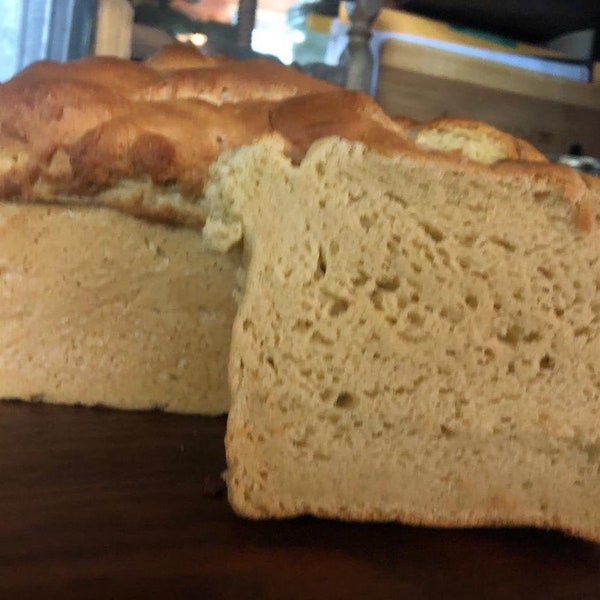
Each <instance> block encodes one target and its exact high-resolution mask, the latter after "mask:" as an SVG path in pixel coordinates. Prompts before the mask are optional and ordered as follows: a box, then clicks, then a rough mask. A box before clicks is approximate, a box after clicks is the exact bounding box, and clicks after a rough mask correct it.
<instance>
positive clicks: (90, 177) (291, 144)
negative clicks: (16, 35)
mask: <svg viewBox="0 0 600 600" xmlns="http://www.w3.org/2000/svg"><path fill="white" fill-rule="evenodd" d="M272 134H276V135H278V136H280V137H282V138H283V139H284V140H286V142H287V143H288V148H289V152H290V154H292V155H297V157H298V158H300V157H301V156H302V155H303V154H304V153H305V152H306V150H307V149H308V147H309V146H310V145H311V144H312V143H313V142H314V141H315V140H317V139H319V138H323V137H327V136H339V137H343V138H346V139H348V140H351V141H359V142H363V143H365V144H366V145H368V146H370V147H373V148H375V149H377V150H379V151H383V152H385V153H396V152H419V153H423V152H426V153H428V154H435V155H443V158H444V160H456V161H461V160H473V161H478V162H480V163H481V162H483V163H495V162H497V161H498V160H507V159H508V160H521V161H522V160H525V161H539V162H544V161H545V159H544V157H543V156H542V155H541V154H540V153H539V152H537V151H536V150H535V149H534V148H532V147H531V146H529V145H528V144H526V143H525V142H523V141H521V140H517V139H515V138H512V137H511V136H509V135H506V134H503V133H501V132H498V131H497V130H495V129H494V128H492V127H489V126H486V125H483V124H481V123H478V122H475V121H466V120H462V121H458V120H449V119H442V120H439V121H436V122H433V123H429V124H418V123H416V122H414V121H410V120H407V119H396V120H394V119H391V118H389V117H388V116H387V115H385V114H384V112H383V111H382V110H381V108H380V107H379V106H378V105H377V103H376V102H375V101H374V100H372V99H371V98H369V97H368V96H366V95H363V94H361V93H358V92H351V91H347V90H342V89H340V88H338V87H336V86H333V85H332V84H329V83H327V82H324V81H321V80H318V79H314V78H311V77H308V76H306V75H304V74H302V73H300V72H299V71H297V70H296V69H293V68H290V67H286V66H283V65H281V64H278V63H276V62H274V61H270V60H267V59H253V60H247V61H236V60H233V59H229V58H224V57H214V56H204V55H202V54H200V53H199V52H197V51H196V50H195V49H193V48H192V47H189V46H183V45H174V46H169V47H166V48H164V49H163V50H161V51H160V52H159V53H158V54H157V55H155V56H154V57H152V58H150V59H149V60H147V61H146V62H144V63H135V62H131V61H127V60H122V59H118V58H110V57H88V58H84V59H81V60H76V61H72V62H69V63H65V64H59V63H53V62H48V61H43V62H38V63H34V64H33V65H31V66H29V67H28V68H26V69H25V70H23V71H22V72H20V73H18V74H17V75H16V76H15V77H13V78H12V79H11V80H10V81H8V82H6V83H4V84H0V197H1V198H4V199H8V200H12V201H19V202H67V203H96V204H102V205H107V206H113V207H116V208H118V209H120V210H123V211H126V212H130V213H132V214H134V215H136V216H141V217H145V218H153V219H158V220H162V221H168V222H174V223H178V224H184V225H188V226H201V225H202V224H203V222H204V219H205V214H204V209H203V208H202V206H201V204H200V202H199V198H200V197H201V195H202V191H203V188H204V182H205V180H206V176H207V173H208V169H209V167H210V165H211V164H212V163H213V162H214V160H215V159H216V158H217V156H218V155H219V154H220V153H222V152H223V151H224V150H227V149H232V148H236V147H239V146H242V145H245V144H248V143H251V142H252V141H254V140H257V139H259V138H261V137H263V136H265V135H272ZM473 148H478V150H477V151H472V149H473ZM481 148H484V151H481ZM512 168H515V167H512ZM517 168H518V167H517ZM555 176H557V177H565V178H566V181H567V182H568V183H569V182H570V183H569V184H570V185H572V179H573V177H577V176H576V175H575V174H574V173H573V174H571V173H570V172H569V171H568V170H567V169H562V170H560V172H559V171H557V172H555ZM578 183H579V182H578Z"/></svg>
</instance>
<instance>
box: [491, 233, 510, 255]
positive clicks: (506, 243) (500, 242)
mask: <svg viewBox="0 0 600 600" xmlns="http://www.w3.org/2000/svg"><path fill="white" fill-rule="evenodd" d="M490 242H491V243H492V244H495V245H496V246H499V247H500V248H502V249H503V250H506V251H507V252H514V251H515V250H516V246H515V245H514V244H511V243H510V242H509V241H507V240H503V239H502V238H499V237H496V236H493V237H491V238H490Z"/></svg>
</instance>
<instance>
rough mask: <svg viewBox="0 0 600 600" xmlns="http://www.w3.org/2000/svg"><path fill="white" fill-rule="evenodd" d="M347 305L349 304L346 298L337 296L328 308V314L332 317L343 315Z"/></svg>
mask: <svg viewBox="0 0 600 600" xmlns="http://www.w3.org/2000/svg"><path fill="white" fill-rule="evenodd" d="M349 306H350V304H349V303H348V302H347V301H346V300H344V299H343V298H338V299H337V300H335V301H334V302H333V304H332V305H331V307H330V308H329V314H330V316H332V317H337V316H339V315H343V314H344V313H345V312H346V311H347V310H348V307H349Z"/></svg>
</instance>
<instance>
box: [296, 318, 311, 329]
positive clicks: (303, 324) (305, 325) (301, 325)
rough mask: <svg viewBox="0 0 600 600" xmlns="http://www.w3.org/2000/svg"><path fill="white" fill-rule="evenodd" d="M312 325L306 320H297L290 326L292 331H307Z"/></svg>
mask: <svg viewBox="0 0 600 600" xmlns="http://www.w3.org/2000/svg"><path fill="white" fill-rule="evenodd" d="M312 325H313V323H312V321H309V320H308V319H298V321H296V322H295V323H294V325H293V326H292V331H308V330H309V329H310V328H311V327H312Z"/></svg>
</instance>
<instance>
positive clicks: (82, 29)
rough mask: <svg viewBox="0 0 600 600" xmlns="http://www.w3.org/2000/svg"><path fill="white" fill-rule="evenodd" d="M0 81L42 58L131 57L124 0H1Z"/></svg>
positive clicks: (129, 23) (129, 11)
mask: <svg viewBox="0 0 600 600" xmlns="http://www.w3.org/2000/svg"><path fill="white" fill-rule="evenodd" d="M0 15H2V16H1V18H0V81H3V80H6V79H8V78H9V77H11V76H12V75H14V74H15V73H16V72H17V71H19V70H21V69H23V68H24V67H26V66H27V65H28V64H30V63H32V62H34V61H36V60H42V59H49V60H55V61H64V60H68V59H73V58H81V57H82V56H86V55H89V54H111V55H116V56H129V52H130V48H131V29H132V23H133V8H132V6H131V4H130V3H129V2H128V1H127V0H0Z"/></svg>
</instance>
